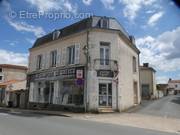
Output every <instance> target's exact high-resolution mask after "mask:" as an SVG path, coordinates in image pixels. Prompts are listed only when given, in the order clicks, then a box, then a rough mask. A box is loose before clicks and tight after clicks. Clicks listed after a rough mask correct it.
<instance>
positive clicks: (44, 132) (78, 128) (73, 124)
mask: <svg viewBox="0 0 180 135" xmlns="http://www.w3.org/2000/svg"><path fill="white" fill-rule="evenodd" d="M0 135H177V134H171V133H163V132H158V131H152V130H147V129H140V128H133V127H127V126H119V125H112V124H102V123H97V122H90V121H83V120H76V119H73V118H68V117H59V116H45V115H34V114H21V113H14V114H7V113H0Z"/></svg>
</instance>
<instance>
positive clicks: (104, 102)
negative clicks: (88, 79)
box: [99, 83, 112, 107]
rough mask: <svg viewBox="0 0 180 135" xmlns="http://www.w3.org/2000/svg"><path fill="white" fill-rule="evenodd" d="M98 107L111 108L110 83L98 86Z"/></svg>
mask: <svg viewBox="0 0 180 135" xmlns="http://www.w3.org/2000/svg"><path fill="white" fill-rule="evenodd" d="M99 106H104V107H111V106H112V84H111V83H100V84H99Z"/></svg>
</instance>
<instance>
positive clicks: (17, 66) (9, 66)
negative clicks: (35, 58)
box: [0, 64, 28, 70]
mask: <svg viewBox="0 0 180 135" xmlns="http://www.w3.org/2000/svg"><path fill="white" fill-rule="evenodd" d="M0 67H1V68H11V69H21V70H28V68H27V67H26V66H20V65H12V64H0Z"/></svg>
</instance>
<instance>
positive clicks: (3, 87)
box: [0, 64, 28, 108]
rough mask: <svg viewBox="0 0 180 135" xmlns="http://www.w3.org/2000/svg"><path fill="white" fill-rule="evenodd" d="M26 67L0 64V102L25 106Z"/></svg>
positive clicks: (14, 105) (7, 104)
mask: <svg viewBox="0 0 180 135" xmlns="http://www.w3.org/2000/svg"><path fill="white" fill-rule="evenodd" d="M26 76H27V67H25V66H19V65H10V64H0V104H1V105H5V106H12V107H22V108H25V107H26V103H27V97H28V92H27V89H26V84H27V83H26Z"/></svg>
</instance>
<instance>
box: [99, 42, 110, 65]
mask: <svg viewBox="0 0 180 135" xmlns="http://www.w3.org/2000/svg"><path fill="white" fill-rule="evenodd" d="M109 56H110V48H109V46H105V45H101V47H100V65H103V66H108V65H109Z"/></svg>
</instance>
